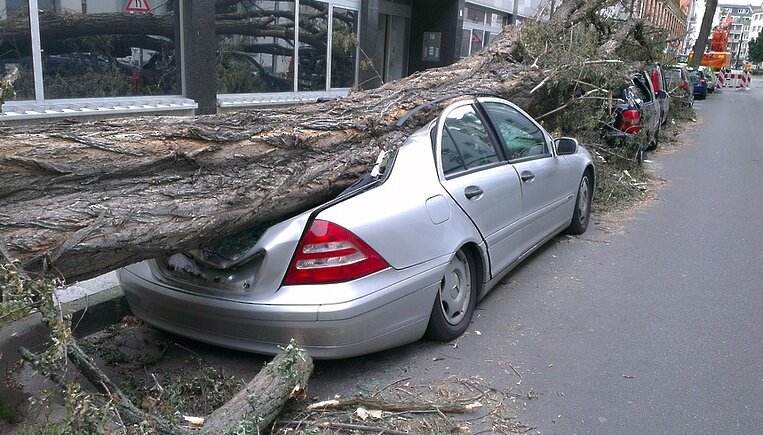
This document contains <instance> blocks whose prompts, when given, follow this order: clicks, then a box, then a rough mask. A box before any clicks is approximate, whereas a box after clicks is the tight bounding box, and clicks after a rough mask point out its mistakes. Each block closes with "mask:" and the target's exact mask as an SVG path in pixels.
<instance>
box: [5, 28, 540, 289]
mask: <svg viewBox="0 0 763 435" xmlns="http://www.w3.org/2000/svg"><path fill="white" fill-rule="evenodd" d="M515 35H516V34H515V33H508V34H504V35H503V37H502V40H501V41H499V43H497V44H495V45H493V46H491V49H490V50H486V51H485V52H484V53H481V55H480V56H475V57H472V58H468V59H465V60H463V61H461V62H459V63H457V64H456V65H453V66H451V67H448V68H441V69H436V70H428V71H425V72H423V73H419V74H415V75H413V76H411V77H408V78H406V79H404V80H401V81H398V82H394V83H390V84H388V85H385V86H383V87H381V88H379V89H375V90H371V91H366V92H356V93H353V94H351V95H350V96H348V97H346V98H342V99H340V100H335V101H330V102H326V103H322V104H310V105H302V106H295V107H290V108H286V109H279V110H261V111H257V112H254V111H249V112H239V113H235V114H220V115H213V116H204V117H201V116H200V117H159V118H157V117H142V118H132V119H119V120H106V121H97V122H87V123H78V122H68V123H63V122H61V123H56V124H43V125H39V126H36V127H32V128H30V127H29V126H24V127H4V128H3V129H2V136H1V137H0V165H1V166H2V168H3V170H2V172H1V173H0V186H3V187H2V191H1V192H0V233H1V234H2V237H3V238H4V239H5V240H6V243H7V245H8V247H9V249H10V251H11V254H12V255H14V256H15V257H16V258H18V259H20V260H21V261H22V262H23V265H24V267H25V268H27V269H31V270H35V269H39V268H40V265H41V262H42V260H43V258H44V257H45V256H46V255H48V256H49V257H50V260H51V261H52V263H53V265H54V266H55V268H56V269H57V270H58V271H60V273H61V274H62V275H63V276H64V277H66V279H67V280H69V281H73V280H79V279H83V278H87V277H91V276H94V275H96V274H99V273H102V272H103V271H105V270H111V269H114V268H116V267H119V266H121V265H125V264H129V263H132V262H135V261H138V260H141V259H145V258H151V257H154V256H157V255H159V254H163V253H167V252H177V251H178V250H182V249H186V248H191V247H195V246H199V245H200V244H204V243H207V242H210V241H212V240H214V239H215V238H218V237H219V236H220V235H225V234H231V233H233V232H236V231H237V230H241V229H244V228H247V227H249V226H253V225H256V224H260V223H263V222H268V221H272V220H274V219H278V218H279V217H281V216H284V215H288V214H291V213H294V212H297V211H301V210H305V209H308V208H310V207H312V206H315V205H317V204H320V203H321V202H323V201H325V200H327V199H329V198H331V197H332V196H334V195H336V194H337V193H338V192H339V191H341V190H342V189H344V188H345V187H347V186H348V185H349V184H351V183H352V182H353V181H354V180H355V179H356V178H357V177H358V176H360V175H362V174H363V173H365V172H366V171H368V170H369V169H370V163H372V162H373V161H374V160H375V158H376V156H377V154H378V153H379V151H380V150H381V149H387V148H391V147H393V146H395V145H398V144H400V143H401V142H402V141H403V140H404V139H405V137H406V136H407V134H409V133H410V130H411V129H413V128H415V127H417V126H419V125H421V124H422V123H423V122H425V121H427V120H428V116H430V115H429V114H430V113H431V111H429V112H428V111H422V113H421V114H420V116H418V117H416V118H415V119H413V122H412V123H410V125H409V126H407V127H406V129H404V130H399V129H397V128H395V123H396V121H397V120H398V119H399V118H400V116H401V115H402V114H404V113H405V112H406V111H408V110H410V109H413V108H414V107H416V106H418V105H420V104H422V103H426V102H428V101H431V100H435V99H440V98H447V97H455V96H459V95H463V94H469V93H490V94H497V95H501V96H504V97H508V98H510V99H512V100H514V101H516V102H519V103H520V104H522V103H524V104H523V105H525V106H526V105H528V103H529V100H530V98H531V97H532V96H531V95H529V90H530V89H532V88H533V87H534V86H535V85H536V84H537V83H538V82H540V80H541V79H542V74H541V73H540V72H538V71H537V70H533V69H530V68H528V67H526V66H523V65H520V64H515V63H512V62H511V61H510V60H509V59H508V58H507V57H506V55H507V54H510V53H512V51H513V48H512V45H514V43H515ZM436 107H437V106H435V108H436Z"/></svg>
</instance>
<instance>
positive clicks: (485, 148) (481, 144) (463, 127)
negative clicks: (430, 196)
mask: <svg viewBox="0 0 763 435" xmlns="http://www.w3.org/2000/svg"><path fill="white" fill-rule="evenodd" d="M440 148H441V155H440V159H441V160H442V172H443V174H445V175H450V174H454V173H457V172H461V171H468V170H470V169H474V168H478V167H480V166H485V165H489V164H492V163H497V162H499V161H500V157H499V156H498V153H497V150H496V148H495V145H494V144H493V141H492V140H491V139H490V135H489V134H488V132H487V128H485V125H484V123H483V122H482V118H480V117H479V115H478V114H477V112H476V111H475V109H474V106H472V105H465V106H460V107H457V108H455V109H453V110H452V111H451V112H450V113H449V114H448V116H447V117H446V118H445V122H444V127H443V130H442V140H441V145H440Z"/></svg>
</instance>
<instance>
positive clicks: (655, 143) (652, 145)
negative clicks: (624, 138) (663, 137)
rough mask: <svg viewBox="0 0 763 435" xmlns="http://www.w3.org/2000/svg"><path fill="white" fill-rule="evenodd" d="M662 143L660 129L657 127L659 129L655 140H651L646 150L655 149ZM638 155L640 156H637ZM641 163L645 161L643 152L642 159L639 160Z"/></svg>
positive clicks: (655, 134)
mask: <svg viewBox="0 0 763 435" xmlns="http://www.w3.org/2000/svg"><path fill="white" fill-rule="evenodd" d="M659 144H660V130H659V129H657V131H656V132H655V133H654V140H652V141H650V142H649V146H648V147H646V151H654V150H656V149H657V146H658V145H659ZM637 157H638V156H637ZM637 161H638V163H639V165H640V164H641V163H643V161H644V154H643V153H642V154H641V160H637Z"/></svg>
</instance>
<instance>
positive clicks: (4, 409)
mask: <svg viewBox="0 0 763 435" xmlns="http://www.w3.org/2000/svg"><path fill="white" fill-rule="evenodd" d="M0 420H3V421H7V422H9V423H10V422H11V421H13V410H12V409H11V408H10V407H9V406H8V405H6V404H5V403H3V401H2V400H0Z"/></svg>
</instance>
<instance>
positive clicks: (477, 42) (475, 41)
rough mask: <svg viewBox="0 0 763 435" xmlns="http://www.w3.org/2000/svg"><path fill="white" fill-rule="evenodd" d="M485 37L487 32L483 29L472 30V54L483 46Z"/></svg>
mask: <svg viewBox="0 0 763 435" xmlns="http://www.w3.org/2000/svg"><path fill="white" fill-rule="evenodd" d="M484 38H485V32H484V31H482V30H472V48H471V51H470V54H474V53H476V52H478V51H480V50H482V47H483V40H484Z"/></svg>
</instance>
